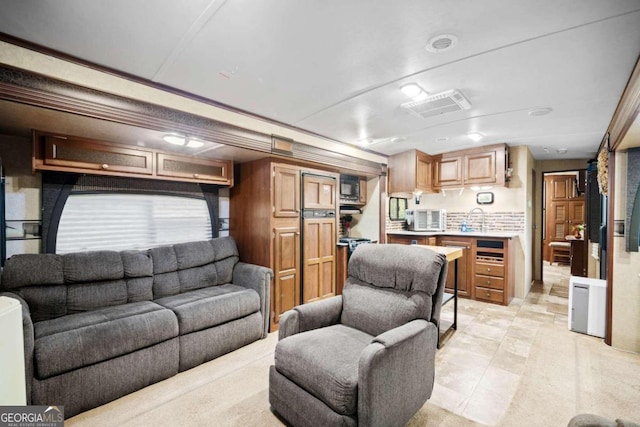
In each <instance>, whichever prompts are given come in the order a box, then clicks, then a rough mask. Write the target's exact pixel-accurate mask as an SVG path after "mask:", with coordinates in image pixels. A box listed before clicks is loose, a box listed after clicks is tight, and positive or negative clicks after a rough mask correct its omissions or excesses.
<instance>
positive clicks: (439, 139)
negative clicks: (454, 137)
mask: <svg viewBox="0 0 640 427" xmlns="http://www.w3.org/2000/svg"><path fill="white" fill-rule="evenodd" d="M448 140H449V137H448V136H439V137H437V138H436V142H447V141H448Z"/></svg>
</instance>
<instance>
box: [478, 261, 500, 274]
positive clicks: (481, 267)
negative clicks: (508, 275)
mask: <svg viewBox="0 0 640 427" xmlns="http://www.w3.org/2000/svg"><path fill="white" fill-rule="evenodd" d="M476 274H482V275H485V276H495V277H504V265H501V264H484V263H481V262H478V263H476Z"/></svg>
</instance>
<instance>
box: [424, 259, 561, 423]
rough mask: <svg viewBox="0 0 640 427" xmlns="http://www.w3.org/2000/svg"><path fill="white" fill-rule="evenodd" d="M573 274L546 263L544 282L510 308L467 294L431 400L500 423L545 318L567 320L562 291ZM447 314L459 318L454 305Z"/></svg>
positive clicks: (444, 350) (448, 317) (473, 417)
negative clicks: (480, 300) (473, 298)
mask: <svg viewBox="0 0 640 427" xmlns="http://www.w3.org/2000/svg"><path fill="white" fill-rule="evenodd" d="M569 277H570V275H569V267H568V266H564V265H553V266H549V264H548V263H545V266H544V283H541V284H536V285H534V286H533V287H532V288H531V291H530V292H529V295H527V297H526V298H525V299H524V300H519V299H514V300H513V301H512V302H511V304H510V305H509V306H508V307H505V306H500V305H495V304H487V303H482V302H478V301H472V300H468V299H463V298H461V299H460V300H459V303H458V329H457V331H456V332H455V333H454V334H452V335H451V336H450V337H448V338H447V339H446V341H445V344H444V346H443V348H442V349H441V350H439V351H438V354H437V356H436V380H435V386H434V391H433V395H432V396H431V399H430V402H431V403H433V404H436V405H438V406H440V407H442V408H445V409H447V410H449V411H451V412H454V413H456V414H458V415H462V416H463V417H465V418H468V419H471V420H474V421H477V422H480V423H483V424H488V425H496V424H499V422H500V420H501V419H502V418H503V416H504V415H505V413H506V411H507V409H508V408H509V405H510V403H511V400H512V399H513V396H514V394H515V392H516V390H517V388H518V384H519V382H520V379H521V376H522V374H523V372H524V368H525V364H526V362H527V358H528V356H529V352H530V350H531V343H532V342H533V339H534V338H535V336H536V333H537V331H538V328H539V327H540V326H541V325H543V324H544V323H545V322H555V323H559V324H563V325H566V324H567V311H568V306H567V298H566V297H563V296H559V295H563V294H565V295H566V290H567V289H568V285H569ZM552 290H553V292H552ZM550 293H552V294H553V295H550ZM442 318H443V321H445V322H446V321H452V320H453V304H452V303H449V304H447V305H445V306H444V307H443V311H442Z"/></svg>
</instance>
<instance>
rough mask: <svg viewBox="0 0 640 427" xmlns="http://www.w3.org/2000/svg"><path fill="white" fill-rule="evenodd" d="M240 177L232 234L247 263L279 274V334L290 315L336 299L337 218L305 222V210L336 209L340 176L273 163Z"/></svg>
mask: <svg viewBox="0 0 640 427" xmlns="http://www.w3.org/2000/svg"><path fill="white" fill-rule="evenodd" d="M303 171H304V172H305V175H304V176H305V179H304V180H303V179H302V175H303V174H302V172H303ZM307 171H311V172H312V173H311V174H309V175H307V174H306V172H307ZM314 172H317V174H314ZM236 174H237V177H236V185H235V186H234V187H233V189H232V191H231V193H230V195H231V203H230V212H229V214H230V218H229V234H230V235H231V236H233V237H234V239H235V240H236V242H237V244H238V250H239V252H240V256H241V259H242V260H243V261H246V262H249V263H253V264H258V265H264V266H266V267H269V268H271V269H272V270H273V272H274V280H273V286H272V287H271V313H270V330H271V331H274V330H277V329H278V326H279V321H280V315H282V313H284V312H285V311H287V310H291V309H292V308H293V307H295V306H296V305H299V304H302V303H304V302H309V301H313V300H316V299H321V298H326V297H329V296H333V295H335V294H336V258H335V252H336V237H337V230H336V225H335V224H336V218H335V217H334V218H313V219H311V220H305V221H304V222H303V221H302V208H303V206H304V207H307V208H309V209H329V210H330V209H335V207H336V187H335V186H336V183H337V182H338V176H339V175H338V174H337V173H333V172H324V171H315V170H313V171H312V170H310V169H309V168H306V167H302V166H298V165H294V164H286V163H280V162H276V161H273V160H272V159H268V158H267V159H261V160H256V161H253V162H248V163H243V164H241V165H239V166H238V167H237V168H236ZM307 178H308V179H307ZM302 185H304V191H301V189H302V187H301V186H302ZM302 194H304V196H302ZM302 198H304V200H302ZM301 224H304V230H302V229H301V227H302V225H301ZM303 235H305V236H306V237H305V238H304V239H303V237H302V236H303ZM303 278H304V279H303Z"/></svg>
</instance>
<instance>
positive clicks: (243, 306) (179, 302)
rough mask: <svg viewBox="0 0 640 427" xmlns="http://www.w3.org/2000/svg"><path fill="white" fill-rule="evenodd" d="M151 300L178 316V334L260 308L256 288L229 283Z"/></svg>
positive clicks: (253, 311)
mask: <svg viewBox="0 0 640 427" xmlns="http://www.w3.org/2000/svg"><path fill="white" fill-rule="evenodd" d="M154 302H155V303H157V304H159V305H161V306H163V307H166V308H168V309H171V310H173V312H174V313H175V314H176V316H177V317H178V324H179V326H180V335H185V334H188V333H190V332H195V331H200V330H202V329H207V328H210V327H212V326H217V325H221V324H223V323H227V322H230V321H232V320H236V319H240V318H242V317H245V316H248V315H250V314H252V313H255V312H258V311H260V297H259V296H258V293H257V292H256V291H254V290H252V289H247V288H244V287H242V286H237V285H232V284H227V285H220V286H211V287H208V288H203V289H198V290H195V291H190V292H185V293H183V294H179V295H174V296H170V297H165V298H160V299H157V300H155V301H154Z"/></svg>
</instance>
